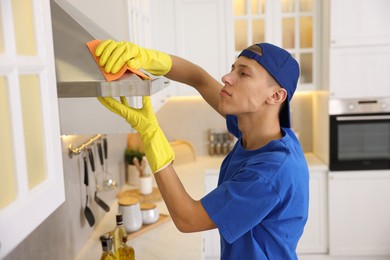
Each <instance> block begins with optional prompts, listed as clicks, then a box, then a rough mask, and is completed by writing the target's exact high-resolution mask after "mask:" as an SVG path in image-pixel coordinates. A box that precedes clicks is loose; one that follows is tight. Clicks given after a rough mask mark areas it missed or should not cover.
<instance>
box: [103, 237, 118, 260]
mask: <svg viewBox="0 0 390 260" xmlns="http://www.w3.org/2000/svg"><path fill="white" fill-rule="evenodd" d="M100 241H101V243H102V250H103V252H102V255H101V257H100V260H115V255H114V253H113V252H112V238H111V236H110V234H109V233H107V234H104V235H102V236H101V237H100Z"/></svg>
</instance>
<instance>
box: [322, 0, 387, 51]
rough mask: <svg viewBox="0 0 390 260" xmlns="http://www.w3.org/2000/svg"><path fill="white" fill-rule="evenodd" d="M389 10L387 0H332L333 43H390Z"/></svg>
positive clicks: (356, 44) (363, 44)
mask: <svg viewBox="0 0 390 260" xmlns="http://www.w3.org/2000/svg"><path fill="white" fill-rule="evenodd" d="M389 10H390V1H388V0H359V1H355V0H331V1H330V17H331V19H330V45H331V47H348V46H350V47H353V46H355V47H356V46H367V45H383V44H390V29H389V24H390V15H389Z"/></svg>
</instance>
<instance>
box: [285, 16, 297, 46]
mask: <svg viewBox="0 0 390 260" xmlns="http://www.w3.org/2000/svg"><path fill="white" fill-rule="evenodd" d="M282 32H283V34H282V39H283V43H282V47H283V48H286V49H292V48H294V47H295V19H294V18H284V19H283V20H282Z"/></svg>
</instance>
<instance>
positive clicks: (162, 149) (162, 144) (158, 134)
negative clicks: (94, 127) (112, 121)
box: [98, 97, 175, 173]
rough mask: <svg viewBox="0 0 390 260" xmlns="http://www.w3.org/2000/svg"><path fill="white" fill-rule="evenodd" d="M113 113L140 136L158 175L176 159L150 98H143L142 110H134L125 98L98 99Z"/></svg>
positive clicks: (150, 162)
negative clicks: (118, 99)
mask: <svg viewBox="0 0 390 260" xmlns="http://www.w3.org/2000/svg"><path fill="white" fill-rule="evenodd" d="M98 100H99V101H100V103H102V104H103V105H104V106H105V107H106V108H108V109H109V110H110V111H111V112H114V113H115V114H117V115H119V116H121V117H123V118H124V119H125V120H126V121H127V122H128V123H129V124H130V125H131V126H132V127H133V128H134V129H135V130H136V131H137V132H138V133H139V134H140V135H141V140H142V142H143V143H144V148H145V155H146V158H147V159H148V162H149V165H150V168H151V169H152V172H153V173H156V172H158V171H160V170H162V169H164V168H165V167H166V166H168V165H169V164H170V163H172V162H173V160H174V159H175V153H174V151H173V149H172V147H171V145H170V144H169V142H168V140H167V139H166V137H165V135H164V133H163V131H162V130H161V128H160V126H159V125H158V122H157V119H156V116H155V114H154V112H153V107H152V103H151V101H150V97H143V98H142V104H143V106H142V108H141V109H137V108H132V107H130V106H129V104H128V102H127V99H126V98H125V97H120V100H121V102H119V101H117V100H116V99H114V98H112V97H98Z"/></svg>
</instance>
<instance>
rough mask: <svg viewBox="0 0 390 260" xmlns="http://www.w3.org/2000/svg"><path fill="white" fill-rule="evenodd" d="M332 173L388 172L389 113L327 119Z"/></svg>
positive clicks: (336, 116)
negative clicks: (356, 171)
mask: <svg viewBox="0 0 390 260" xmlns="http://www.w3.org/2000/svg"><path fill="white" fill-rule="evenodd" d="M329 140H330V147H329V148H330V149H329V150H330V158H329V159H330V162H329V168H330V170H331V171H350V170H375V169H390V113H381V114H353V115H331V116H330V138H329Z"/></svg>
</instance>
